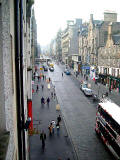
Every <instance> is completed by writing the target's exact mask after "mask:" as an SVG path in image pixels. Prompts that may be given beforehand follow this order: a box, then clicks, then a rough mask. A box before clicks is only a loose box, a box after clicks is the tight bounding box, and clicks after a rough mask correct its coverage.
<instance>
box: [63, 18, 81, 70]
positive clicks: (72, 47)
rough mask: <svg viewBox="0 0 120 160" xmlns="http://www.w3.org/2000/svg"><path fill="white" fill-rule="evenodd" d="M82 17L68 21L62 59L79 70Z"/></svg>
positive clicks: (64, 32)
mask: <svg viewBox="0 0 120 160" xmlns="http://www.w3.org/2000/svg"><path fill="white" fill-rule="evenodd" d="M81 25H82V19H76V21H75V22H74V21H71V20H70V21H67V28H66V29H65V30H64V31H63V33H62V60H63V62H64V63H65V64H68V65H69V66H70V67H73V68H74V70H76V71H78V62H79V59H78V56H79V33H78V31H79V30H80V29H81Z"/></svg>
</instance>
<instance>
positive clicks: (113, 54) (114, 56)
mask: <svg viewBox="0 0 120 160" xmlns="http://www.w3.org/2000/svg"><path fill="white" fill-rule="evenodd" d="M98 52H99V53H98V66H105V67H113V68H120V46H117V45H116V46H115V45H114V46H111V47H110V48H107V47H101V48H100V49H99V51H98Z"/></svg>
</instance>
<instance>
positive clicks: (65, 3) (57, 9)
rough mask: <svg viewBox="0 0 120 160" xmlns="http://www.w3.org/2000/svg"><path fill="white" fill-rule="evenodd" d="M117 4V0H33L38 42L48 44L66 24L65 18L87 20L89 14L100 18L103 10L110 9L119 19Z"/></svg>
mask: <svg viewBox="0 0 120 160" xmlns="http://www.w3.org/2000/svg"><path fill="white" fill-rule="evenodd" d="M119 4H120V1H119V0H114V1H113V0H112V1H110V0H35V4H34V9H35V17H36V21H37V33H38V37H37V38H38V43H40V45H41V46H45V45H47V44H49V43H50V41H51V39H53V38H54V37H55V35H56V33H57V31H58V30H59V28H62V29H63V28H64V27H65V26H66V21H67V20H74V19H75V18H82V19H83V21H89V17H90V14H93V17H94V19H96V20H102V19H103V13H104V11H105V10H112V11H115V12H117V13H118V21H120V5H119Z"/></svg>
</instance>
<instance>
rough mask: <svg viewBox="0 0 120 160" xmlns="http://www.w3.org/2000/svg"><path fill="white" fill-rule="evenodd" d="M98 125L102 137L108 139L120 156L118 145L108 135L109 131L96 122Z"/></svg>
mask: <svg viewBox="0 0 120 160" xmlns="http://www.w3.org/2000/svg"><path fill="white" fill-rule="evenodd" d="M98 127H99V130H100V132H101V133H102V134H103V136H104V138H105V139H106V140H107V141H108V143H109V144H110V145H111V146H112V148H113V149H114V150H115V152H116V153H117V155H118V156H119V157H120V147H119V146H118V144H117V143H116V142H115V140H114V139H113V138H112V137H111V136H110V135H109V133H108V132H107V131H106V129H105V128H104V127H103V126H102V125H101V124H100V123H99V122H98Z"/></svg>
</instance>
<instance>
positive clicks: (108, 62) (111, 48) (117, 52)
mask: <svg viewBox="0 0 120 160" xmlns="http://www.w3.org/2000/svg"><path fill="white" fill-rule="evenodd" d="M116 23H117V22H113V23H112V22H111V23H109V26H108V38H107V42H106V45H105V46H104V47H101V48H100V49H99V53H98V68H99V77H100V80H101V83H103V84H105V85H106V84H107V85H108V86H109V88H111V89H116V90H117V91H119V92H120V29H119V30H114V28H116V27H115V25H116ZM117 25H119V23H117ZM114 31H115V32H116V33H117V34H115V32H114Z"/></svg>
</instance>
